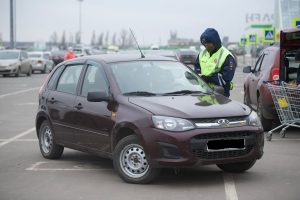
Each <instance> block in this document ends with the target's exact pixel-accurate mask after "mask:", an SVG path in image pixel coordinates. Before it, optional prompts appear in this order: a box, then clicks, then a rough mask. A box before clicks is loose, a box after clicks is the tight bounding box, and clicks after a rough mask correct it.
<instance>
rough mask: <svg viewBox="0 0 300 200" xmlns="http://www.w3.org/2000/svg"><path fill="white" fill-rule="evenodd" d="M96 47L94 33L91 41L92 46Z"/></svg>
mask: <svg viewBox="0 0 300 200" xmlns="http://www.w3.org/2000/svg"><path fill="white" fill-rule="evenodd" d="M95 45H96V33H95V31H93V35H92V39H91V46H95Z"/></svg>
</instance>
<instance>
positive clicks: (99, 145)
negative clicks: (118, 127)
mask: <svg viewBox="0 0 300 200" xmlns="http://www.w3.org/2000/svg"><path fill="white" fill-rule="evenodd" d="M108 83H109V82H108V80H107V78H106V74H105V72H104V70H103V68H102V66H101V65H100V64H98V63H94V62H88V63H87V67H86V73H85V75H84V79H83V81H82V88H81V91H80V95H78V96H77V97H76V100H75V104H74V110H75V115H74V122H75V123H76V127H77V130H78V131H77V132H76V135H75V140H76V143H77V145H80V146H83V147H86V148H90V149H96V150H98V151H102V152H108V151H109V150H110V139H109V138H110V137H109V133H110V131H111V130H112V127H113V125H114V121H113V120H112V117H111V116H112V112H111V111H110V110H109V109H108V108H109V106H108V104H109V102H107V101H101V102H89V101H87V94H88V92H97V91H104V92H106V93H107V94H109V84H108Z"/></svg>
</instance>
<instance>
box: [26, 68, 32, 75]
mask: <svg viewBox="0 0 300 200" xmlns="http://www.w3.org/2000/svg"><path fill="white" fill-rule="evenodd" d="M31 74H32V68H31V67H30V68H29V70H28V72H27V76H31Z"/></svg>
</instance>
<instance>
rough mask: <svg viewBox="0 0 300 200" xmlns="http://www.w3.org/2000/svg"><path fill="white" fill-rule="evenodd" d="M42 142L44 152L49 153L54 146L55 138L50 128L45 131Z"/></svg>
mask: <svg viewBox="0 0 300 200" xmlns="http://www.w3.org/2000/svg"><path fill="white" fill-rule="evenodd" d="M41 142H42V149H43V151H44V152H45V153H49V152H50V150H51V148H52V145H53V136H52V132H51V129H50V128H49V127H48V126H46V127H45V128H44V129H43V132H42V138H41Z"/></svg>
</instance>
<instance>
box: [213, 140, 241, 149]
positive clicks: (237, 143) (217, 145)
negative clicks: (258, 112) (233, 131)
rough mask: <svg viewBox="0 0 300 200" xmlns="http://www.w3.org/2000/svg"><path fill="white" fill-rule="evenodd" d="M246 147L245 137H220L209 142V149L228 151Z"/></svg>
mask: <svg viewBox="0 0 300 200" xmlns="http://www.w3.org/2000/svg"><path fill="white" fill-rule="evenodd" d="M243 149H245V139H243V138H241V139H218V140H210V141H208V142H207V151H228V150H243Z"/></svg>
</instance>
